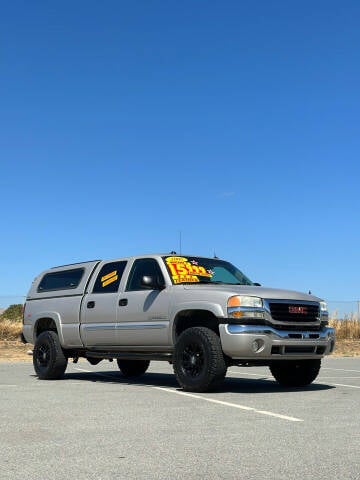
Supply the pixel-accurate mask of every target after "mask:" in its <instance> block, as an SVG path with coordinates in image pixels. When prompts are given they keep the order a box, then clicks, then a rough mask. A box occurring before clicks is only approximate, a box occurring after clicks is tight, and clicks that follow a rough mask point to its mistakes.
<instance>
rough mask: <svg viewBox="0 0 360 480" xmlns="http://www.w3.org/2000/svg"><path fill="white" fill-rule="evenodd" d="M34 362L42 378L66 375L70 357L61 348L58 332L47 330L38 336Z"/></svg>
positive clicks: (55, 377) (36, 370) (48, 378)
mask: <svg viewBox="0 0 360 480" xmlns="http://www.w3.org/2000/svg"><path fill="white" fill-rule="evenodd" d="M33 364H34V369H35V372H36V374H37V376H38V377H39V378H40V379H41V380H57V379H59V378H61V377H62V376H63V375H64V372H65V370H66V367H67V364H68V359H67V358H66V356H65V355H64V352H63V349H62V348H61V345H60V342H59V337H58V335H57V333H56V332H53V331H50V330H49V331H46V332H42V333H40V335H39V336H38V337H37V339H36V341H35V345H34V351H33Z"/></svg>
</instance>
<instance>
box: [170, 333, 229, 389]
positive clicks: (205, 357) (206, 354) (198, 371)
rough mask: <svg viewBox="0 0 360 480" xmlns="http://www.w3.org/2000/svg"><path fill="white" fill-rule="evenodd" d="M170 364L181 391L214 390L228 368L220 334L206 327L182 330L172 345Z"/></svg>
mask: <svg viewBox="0 0 360 480" xmlns="http://www.w3.org/2000/svg"><path fill="white" fill-rule="evenodd" d="M173 367H174V373H175V376H176V379H177V381H178V383H179V385H180V386H181V387H182V388H183V389H184V390H186V391H188V392H208V391H211V390H214V389H216V388H217V387H218V386H219V385H220V384H221V383H222V382H223V380H224V378H225V375H226V370H227V367H226V362H225V358H224V354H223V351H222V348H221V342H220V338H219V336H218V335H217V334H216V333H215V332H214V331H212V330H210V329H209V328H206V327H192V328H188V329H187V330H184V331H183V332H182V333H181V335H180V336H179V338H178V341H177V342H176V345H175V352H174V356H173Z"/></svg>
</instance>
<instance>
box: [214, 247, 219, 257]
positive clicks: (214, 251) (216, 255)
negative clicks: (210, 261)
mask: <svg viewBox="0 0 360 480" xmlns="http://www.w3.org/2000/svg"><path fill="white" fill-rule="evenodd" d="M214 258H219V257H218V256H217V255H216V252H215V249H214Z"/></svg>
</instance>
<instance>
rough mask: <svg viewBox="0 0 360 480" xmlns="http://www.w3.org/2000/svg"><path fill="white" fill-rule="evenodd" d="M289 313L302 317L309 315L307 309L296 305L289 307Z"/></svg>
mask: <svg viewBox="0 0 360 480" xmlns="http://www.w3.org/2000/svg"><path fill="white" fill-rule="evenodd" d="M289 313H298V314H300V315H306V314H307V313H308V309H307V307H298V306H296V305H289Z"/></svg>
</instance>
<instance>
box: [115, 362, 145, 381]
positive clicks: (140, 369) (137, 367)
mask: <svg viewBox="0 0 360 480" xmlns="http://www.w3.org/2000/svg"><path fill="white" fill-rule="evenodd" d="M117 364H118V367H119V369H120V371H121V373H122V374H123V376H124V377H126V378H135V377H140V376H141V375H143V374H144V373H145V372H146V370H147V369H148V368H149V365H150V361H149V360H120V359H119V360H117Z"/></svg>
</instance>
